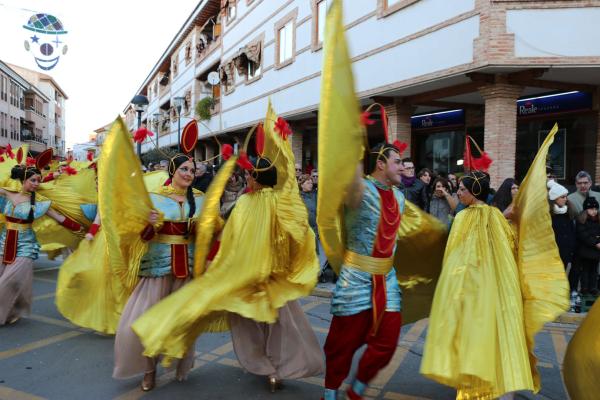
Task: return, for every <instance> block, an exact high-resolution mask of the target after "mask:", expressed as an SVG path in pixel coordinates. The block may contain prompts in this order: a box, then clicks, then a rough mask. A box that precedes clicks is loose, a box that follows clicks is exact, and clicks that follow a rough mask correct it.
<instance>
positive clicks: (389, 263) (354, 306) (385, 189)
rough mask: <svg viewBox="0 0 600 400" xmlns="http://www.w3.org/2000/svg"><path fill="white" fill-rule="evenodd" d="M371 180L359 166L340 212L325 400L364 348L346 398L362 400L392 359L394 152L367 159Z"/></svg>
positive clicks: (396, 325)
mask: <svg viewBox="0 0 600 400" xmlns="http://www.w3.org/2000/svg"><path fill="white" fill-rule="evenodd" d="M369 161H370V162H369V167H370V168H369V169H370V173H371V174H370V175H368V176H367V177H366V178H363V176H362V165H360V166H359V168H358V169H357V175H356V178H355V180H354V182H353V183H352V185H351V187H350V188H349V189H348V192H347V193H348V197H347V199H346V201H345V206H344V225H345V230H346V232H345V233H346V251H345V255H344V262H343V264H342V267H341V270H340V273H339V279H338V281H337V285H336V287H335V289H334V291H333V299H332V302H331V313H332V314H333V319H332V321H331V326H330V328H329V334H328V336H327V341H326V342H325V356H326V374H325V395H324V400H334V399H337V397H336V396H337V389H338V388H339V387H340V385H341V384H342V382H343V381H344V379H345V378H346V376H347V375H348V373H349V371H350V367H351V364H352V357H353V356H354V353H355V352H356V351H357V350H358V349H359V348H360V347H361V346H362V345H363V344H366V345H367V348H366V350H365V352H364V354H363V356H362V358H361V360H360V363H359V366H358V372H357V374H356V378H355V379H354V382H353V383H352V386H351V387H350V388H349V389H348V391H347V393H346V395H347V396H348V398H349V399H351V400H354V399H362V398H363V397H362V396H363V394H364V392H365V390H366V388H367V384H368V383H369V381H371V379H373V377H375V375H376V374H377V372H379V371H380V370H381V369H382V368H384V367H385V366H386V365H387V364H388V363H389V361H390V359H391V358H392V356H393V355H394V351H395V350H396V346H397V343H398V337H399V335H400V327H401V323H402V317H401V314H400V310H401V304H400V303H401V293H400V287H399V285H398V281H397V279H396V272H395V270H394V268H393V258H394V250H395V246H396V240H397V235H398V227H399V226H400V220H401V216H402V212H403V210H404V196H403V195H402V193H401V192H400V191H399V190H398V189H397V188H396V186H395V185H398V184H399V183H400V177H401V171H402V161H401V159H400V153H399V150H398V148H396V147H395V146H394V145H391V144H380V145H377V146H375V147H374V148H373V149H371V151H370V154H369Z"/></svg>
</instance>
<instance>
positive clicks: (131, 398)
mask: <svg viewBox="0 0 600 400" xmlns="http://www.w3.org/2000/svg"><path fill="white" fill-rule="evenodd" d="M206 364H207V363H206V362H205V361H202V360H199V359H198V358H196V359H195V360H194V367H193V368H192V369H190V372H189V373H188V377H189V376H190V374H191V373H192V371H195V370H197V369H198V368H200V367H203V366H204V365H206ZM175 373H176V370H175V369H174V370H172V371H169V372H166V373H164V374H162V375H160V376H158V377H157V379H156V387H155V389H156V388H159V387H162V386H166V385H168V384H170V383H172V382H173V381H174V380H175ZM140 382H141V380H140ZM177 383H179V382H177ZM146 393H147V392H144V391H142V389H140V387H139V385H138V386H136V388H135V389H132V390H130V391H128V392H125V393H123V394H122V395H119V396H117V397H115V398H114V400H138V399H140V398H142V397H143V396H144V395H145V394H146Z"/></svg>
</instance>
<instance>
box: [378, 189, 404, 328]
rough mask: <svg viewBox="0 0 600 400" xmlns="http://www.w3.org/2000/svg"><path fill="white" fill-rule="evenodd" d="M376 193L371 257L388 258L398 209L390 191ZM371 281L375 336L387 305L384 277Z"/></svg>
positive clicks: (394, 242) (395, 229)
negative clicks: (376, 221) (377, 211)
mask: <svg viewBox="0 0 600 400" xmlns="http://www.w3.org/2000/svg"><path fill="white" fill-rule="evenodd" d="M377 191H378V192H379V197H380V199H381V202H380V204H381V215H380V217H379V225H378V226H377V236H376V237H375V245H374V246H373V253H372V257H376V258H389V257H391V256H392V255H393V251H394V245H395V244H396V238H397V232H398V228H399V227H400V220H401V215H400V207H399V206H398V201H397V200H396V196H394V191H393V190H392V189H390V190H383V189H380V188H378V187H377ZM372 281H373V292H372V295H371V296H372V297H371V301H372V302H373V329H372V330H371V334H372V335H375V334H376V333H377V330H378V329H379V325H380V324H381V320H382V319H383V314H384V313H385V307H386V304H387V297H386V287H385V275H372Z"/></svg>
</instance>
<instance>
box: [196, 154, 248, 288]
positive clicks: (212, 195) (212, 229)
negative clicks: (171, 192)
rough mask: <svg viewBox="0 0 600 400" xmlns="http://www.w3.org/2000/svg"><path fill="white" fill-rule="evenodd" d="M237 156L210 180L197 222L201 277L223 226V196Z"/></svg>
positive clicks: (197, 270) (197, 244)
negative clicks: (215, 239) (215, 238)
mask: <svg viewBox="0 0 600 400" xmlns="http://www.w3.org/2000/svg"><path fill="white" fill-rule="evenodd" d="M236 160H237V157H235V156H233V157H231V158H230V159H229V160H227V161H226V162H225V164H223V165H222V166H221V168H219V172H218V173H217V175H216V176H215V177H214V179H213V180H212V181H211V182H210V186H209V187H208V190H207V191H206V195H205V196H204V202H203V203H202V211H201V213H200V217H199V218H198V222H197V223H196V247H195V249H194V277H200V276H201V275H202V274H203V273H204V271H205V270H206V257H207V256H208V253H209V252H210V247H211V245H212V242H213V240H214V236H215V234H216V232H217V230H220V229H221V228H222V227H223V222H222V218H221V215H220V208H221V196H223V192H224V191H225V186H226V185H227V181H229V178H230V177H231V174H233V171H234V170H235V166H236V164H235V162H236Z"/></svg>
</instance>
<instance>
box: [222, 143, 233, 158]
mask: <svg viewBox="0 0 600 400" xmlns="http://www.w3.org/2000/svg"><path fill="white" fill-rule="evenodd" d="M232 155H233V147H232V146H231V145H230V144H227V143H225V144H224V145H223V146H221V157H223V160H225V161H227V160H229V159H230V158H231V156H232Z"/></svg>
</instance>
